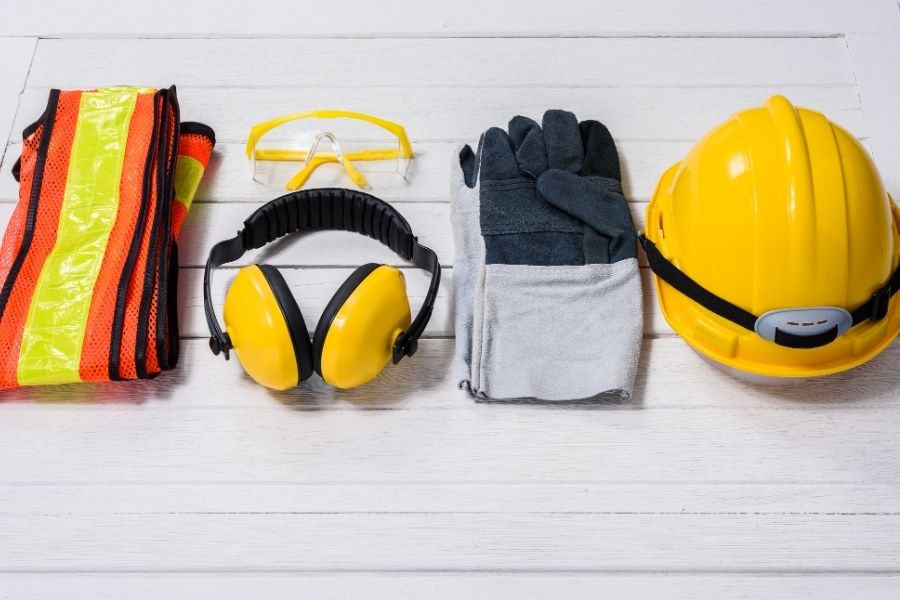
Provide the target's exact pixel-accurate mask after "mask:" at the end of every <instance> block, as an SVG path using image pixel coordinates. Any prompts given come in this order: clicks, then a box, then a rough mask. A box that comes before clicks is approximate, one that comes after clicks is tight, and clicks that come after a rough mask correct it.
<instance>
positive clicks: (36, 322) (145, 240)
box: [0, 87, 215, 387]
mask: <svg viewBox="0 0 900 600" xmlns="http://www.w3.org/2000/svg"><path fill="white" fill-rule="evenodd" d="M214 145H215V136H214V134H213V131H212V130H211V129H210V128H209V127H207V126H205V125H202V124H199V123H182V122H180V118H179V108H178V101H177V99H176V96H175V88H174V87H172V88H168V89H161V90H157V89H152V88H149V89H148V88H129V87H112V88H100V89H96V90H89V91H60V90H52V91H51V92H50V99H49V102H48V104H47V108H46V110H45V111H44V114H43V115H42V116H41V117H40V118H39V119H38V120H37V121H36V122H35V123H34V124H32V125H30V126H29V127H27V128H26V129H25V131H24V133H23V149H22V155H21V157H20V159H19V162H18V163H17V164H16V166H15V168H14V175H16V177H17V178H18V180H19V201H18V204H17V205H16V207H15V210H14V211H13V214H12V217H11V218H10V221H9V224H8V225H7V228H6V232H5V234H4V237H3V242H2V245H0V281H2V282H3V283H2V287H0V340H2V342H0V387H15V386H20V385H43V384H57V383H70V382H76V381H109V380H120V379H135V378H149V377H153V376H155V375H156V374H158V373H159V372H160V371H162V370H166V369H170V368H172V367H173V366H174V365H175V363H176V362H177V360H178V316H177V312H176V286H177V279H178V248H177V245H176V238H177V236H178V233H179V231H180V229H181V225H182V222H183V221H184V218H185V216H186V215H187V212H188V209H189V208H190V205H191V201H192V200H193V198H194V194H195V193H196V191H197V187H198V185H199V183H200V180H201V178H202V177H203V173H204V170H205V169H206V166H207V164H208V163H209V158H210V155H211V153H212V149H213V146H214Z"/></svg>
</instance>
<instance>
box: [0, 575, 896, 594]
mask: <svg viewBox="0 0 900 600" xmlns="http://www.w3.org/2000/svg"><path fill="white" fill-rule="evenodd" d="M3 584H4V590H5V592H6V593H7V595H8V596H9V597H10V598H29V599H33V600H39V599H42V598H47V599H53V600H57V599H58V598H59V597H60V596H65V597H66V598H67V600H119V599H120V598H121V597H122V591H123V590H128V597H129V598H130V599H132V600H159V598H172V599H175V598H189V597H190V598H196V597H197V594H198V593H201V592H200V591H201V590H202V593H204V594H208V596H209V597H210V598H216V599H217V600H243V599H245V598H248V597H253V596H257V595H259V594H260V591H264V593H265V597H266V598H267V599H271V600H281V599H285V600H287V599H289V600H295V599H296V598H298V597H308V598H317V599H319V600H338V599H340V600H344V599H346V598H355V597H362V598H368V599H370V600H396V599H397V598H414V597H423V595H424V596H425V597H427V598H430V599H433V600H451V599H468V598H492V599H493V600H532V599H534V600H538V599H540V600H544V599H546V598H554V599H558V600H569V599H576V598H579V599H580V598H584V597H585V595H586V593H590V592H592V591H595V590H603V593H604V595H608V596H610V597H615V598H617V599H619V600H644V599H646V598H765V599H766V600H796V599H797V598H815V599H816V600H863V599H864V600H888V599H891V598H895V597H896V596H897V594H898V591H900V576H897V575H882V574H878V575H876V574H864V575H846V574H842V575H833V574H826V575H823V574H800V575H797V574H793V575H736V574H675V573H633V574H622V573H616V574H587V573H577V574H547V573H354V574H353V575H352V576H348V575H347V574H344V573H341V574H335V573H304V574H290V573H221V572H216V573H205V574H194V573H189V574H186V573H171V574H164V573H119V574H109V573H86V574H70V573H52V574H45V573H12V574H5V575H4V576H3Z"/></svg>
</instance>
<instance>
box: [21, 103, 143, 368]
mask: <svg viewBox="0 0 900 600" xmlns="http://www.w3.org/2000/svg"><path fill="white" fill-rule="evenodd" d="M136 101H137V92H136V91H135V90H131V89H103V90H98V91H96V92H85V93H83V94H82V96H81V105H80V107H79V112H78V122H77V125H76V127H75V138H74V140H73V142H72V154H71V158H70V160H69V171H68V175H67V178H66V189H65V192H64V194H63V203H62V207H61V209H60V214H59V225H58V228H57V237H56V244H55V245H54V246H53V250H52V251H51V253H50V255H49V256H48V257H47V260H46V262H45V263H44V266H43V268H42V269H41V274H40V277H39V278H38V281H37V285H36V287H35V291H34V296H33V297H32V299H31V306H30V307H29V309H28V318H27V319H26V321H25V330H24V333H23V336H22V347H21V350H20V352H19V365H18V380H19V383H20V384H21V385H39V384H51V383H69V382H73V381H80V379H81V378H80V376H79V372H78V367H79V363H80V361H81V347H82V343H83V340H84V334H85V327H86V326H87V318H88V313H89V311H90V307H91V297H92V295H93V290H94V284H95V283H96V281H97V275H98V274H99V272H100V265H101V264H102V262H103V256H104V255H105V254H106V244H107V242H108V240H109V234H110V232H111V231H112V228H113V225H114V224H115V222H116V214H117V212H118V209H119V181H120V180H121V177H122V164H123V162H124V160H125V145H126V143H127V140H128V125H129V122H130V120H131V115H132V113H133V112H134V107H135V103H136ZM94 333H95V334H103V335H108V334H109V332H105V331H104V332H94Z"/></svg>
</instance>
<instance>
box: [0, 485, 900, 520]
mask: <svg viewBox="0 0 900 600" xmlns="http://www.w3.org/2000/svg"><path fill="white" fill-rule="evenodd" d="M898 495H900V483H893V484H846V485H841V484H834V483H825V484H793V483H788V484H768V483H706V484H690V483H678V482H669V483H665V484H661V483H659V482H644V483H640V482H638V483H616V482H608V483H593V482H583V483H575V484H570V483H558V484H548V483H541V482H536V483H500V484H490V483H479V484H464V483H435V484H427V483H391V484H389V485H371V484H368V483H341V482H337V483H327V484H319V483H297V484H281V485H273V484H254V483H225V484H210V485H198V484H187V483H176V484H171V483H156V484H153V485H141V484H117V483H90V484H82V485H64V484H46V485H0V518H15V517H29V516H30V517H37V516H63V515H67V514H71V515H99V514H119V515H150V514H157V515H158V514H204V513H216V514H234V513H252V514H276V513H278V514H317V513H360V514H367V513H483V514H503V513H509V514H529V513H593V514H671V515H683V514H711V513H716V514H734V513H753V514H768V515H786V514H834V513H842V514H860V513H864V514H886V513H887V514H896V513H897V497H898ZM523 498H527V499H528V501H527V502H523V501H522V499H523Z"/></svg>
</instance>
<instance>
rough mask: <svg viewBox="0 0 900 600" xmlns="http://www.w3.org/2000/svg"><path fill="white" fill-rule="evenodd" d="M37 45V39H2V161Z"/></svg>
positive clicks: (0, 122)
mask: <svg viewBox="0 0 900 600" xmlns="http://www.w3.org/2000/svg"><path fill="white" fill-rule="evenodd" d="M36 44H37V40H36V39H35V38H21V37H20V38H10V37H0V57H2V59H0V146H2V147H3V149H2V150H0V160H2V159H3V155H4V153H5V151H6V143H7V140H9V139H10V138H11V137H12V136H11V135H10V132H11V131H12V126H13V121H14V120H15V117H16V110H17V109H18V107H19V94H21V92H22V90H23V89H25V81H26V79H27V78H28V69H29V67H31V59H32V57H33V56H34V48H35V45H36Z"/></svg>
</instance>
